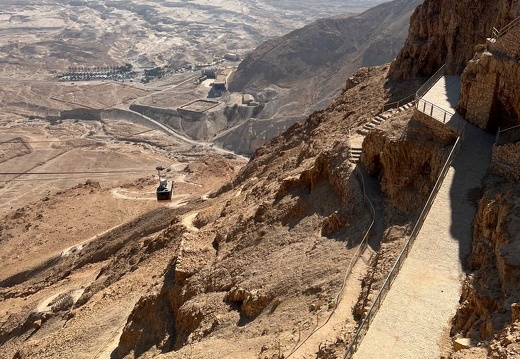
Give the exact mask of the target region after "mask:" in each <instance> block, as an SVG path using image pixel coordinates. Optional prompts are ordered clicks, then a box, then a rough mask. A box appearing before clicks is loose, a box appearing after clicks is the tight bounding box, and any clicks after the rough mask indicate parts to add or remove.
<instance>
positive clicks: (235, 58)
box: [224, 52, 240, 61]
mask: <svg viewBox="0 0 520 359" xmlns="http://www.w3.org/2000/svg"><path fill="white" fill-rule="evenodd" d="M224 58H225V59H226V60H228V61H239V60H240V57H239V56H238V54H236V53H234V52H228V53H227V54H225V55H224Z"/></svg>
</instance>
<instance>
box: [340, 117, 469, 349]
mask: <svg viewBox="0 0 520 359" xmlns="http://www.w3.org/2000/svg"><path fill="white" fill-rule="evenodd" d="M464 133H465V127H464V128H463V129H462V131H461V134H460V136H459V137H458V138H457V141H456V142H455V144H454V145H453V148H452V150H451V152H450V154H449V156H448V158H447V160H446V163H445V164H444V167H443V168H442V170H441V172H440V174H439V177H438V179H437V181H436V182H435V185H434V186H433V189H432V191H431V193H430V196H429V197H428V200H427V201H426V204H425V205H424V208H423V210H422V211H421V214H420V215H419V218H418V220H417V222H416V224H415V226H414V228H413V229H412V232H411V233H410V236H409V238H408V241H407V242H406V244H405V246H404V248H403V250H402V251H401V254H400V255H399V257H398V258H397V260H396V262H395V264H394V266H393V267H392V269H391V270H390V273H389V274H388V276H387V277H386V279H385V281H384V283H383V285H382V286H381V289H380V290H379V292H378V293H377V296H376V297H375V299H374V302H373V303H372V306H371V307H370V309H369V310H368V312H367V314H366V316H365V318H364V319H363V321H362V322H361V324H360V325H359V327H358V329H357V331H356V334H355V335H354V337H353V338H352V340H351V341H350V344H349V346H348V348H347V351H346V353H345V355H344V356H343V359H347V358H352V356H353V355H354V353H355V352H356V351H357V349H358V347H359V344H360V343H361V341H362V340H363V338H364V337H365V334H366V333H367V331H368V329H369V327H370V324H371V323H372V321H373V320H374V317H375V316H376V314H377V312H378V311H379V309H380V308H381V304H382V303H383V300H384V299H385V297H386V295H387V293H388V292H389V291H390V288H391V287H392V284H393V282H394V280H395V278H396V277H397V275H398V274H399V271H400V269H401V267H402V266H403V263H404V261H405V259H406V257H407V256H408V253H410V250H411V249H412V246H413V243H414V241H415V239H416V238H417V235H418V234H419V231H420V230H421V228H422V225H423V223H424V220H425V219H426V216H427V215H428V212H429V211H430V208H431V206H432V204H433V202H434V200H435V197H436V195H437V192H438V191H439V189H440V187H441V185H442V182H443V180H444V177H445V176H446V174H447V173H448V170H449V168H450V166H451V164H452V162H453V160H454V158H455V155H456V153H457V151H458V150H459V148H460V146H461V144H462V141H463V137H464Z"/></svg>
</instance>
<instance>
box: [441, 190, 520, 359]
mask: <svg viewBox="0 0 520 359" xmlns="http://www.w3.org/2000/svg"><path fill="white" fill-rule="evenodd" d="M518 198H520V191H519V189H518V187H516V186H514V185H512V184H506V185H502V186H499V187H497V188H495V189H493V190H489V191H488V192H487V193H486V194H485V195H484V198H483V199H482V200H481V201H480V203H479V206H478V212H477V216H476V219H475V225H474V229H473V237H474V239H473V245H472V247H473V248H472V254H471V257H470V258H469V264H470V267H471V269H472V274H471V275H470V276H469V277H468V278H467V279H466V281H465V283H464V286H463V292H462V296H461V304H460V307H459V309H458V311H457V314H456V316H455V318H454V320H453V323H452V324H453V326H452V330H451V335H452V336H455V337H466V338H472V339H473V340H474V341H475V342H484V341H491V345H490V347H489V348H490V351H491V353H493V355H495V356H492V357H493V358H495V357H496V358H499V357H500V358H502V357H504V356H500V354H503V353H507V352H510V351H511V350H512V349H515V348H516V349H517V348H518V340H517V339H514V338H516V337H517V334H515V333H518V326H519V324H520V322H519V319H520V318H519V317H518V304H517V303H518V302H519V301H520V280H519V278H520V237H519V236H518V233H520V202H519V200H518ZM515 328H516V329H515ZM508 338H510V339H511V338H513V339H514V340H509V342H508Z"/></svg>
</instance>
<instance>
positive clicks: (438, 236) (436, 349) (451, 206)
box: [354, 82, 494, 359]
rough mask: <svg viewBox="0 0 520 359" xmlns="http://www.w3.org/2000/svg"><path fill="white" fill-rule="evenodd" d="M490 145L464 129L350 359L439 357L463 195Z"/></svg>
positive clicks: (453, 282)
mask: <svg viewBox="0 0 520 359" xmlns="http://www.w3.org/2000/svg"><path fill="white" fill-rule="evenodd" d="M444 83H446V82H444ZM441 84H442V82H441ZM439 86H441V85H439ZM443 86H445V85H443ZM437 90H439V89H438V88H436V89H435V90H434V91H437ZM440 92H441V96H440V97H441V99H439V101H438V102H436V99H435V97H434V96H431V97H430V99H433V101H432V100H430V101H432V102H434V101H435V102H434V103H439V104H441V105H442V106H445V107H447V105H446V102H443V101H445V99H446V98H447V97H446V96H445V95H446V93H444V95H442V91H440ZM430 95H431V94H430ZM443 98H444V100H443ZM457 98H458V96H457ZM443 103H444V105H443ZM451 106H453V105H451ZM447 110H449V108H447ZM493 140H494V136H493V135H491V134H488V133H486V132H484V131H482V130H480V129H478V128H476V127H474V126H472V125H469V124H468V125H467V128H466V136H465V140H464V142H463V145H462V147H461V149H460V152H459V153H458V155H457V157H456V159H455V161H454V163H453V165H452V167H451V168H450V170H449V171H448V173H447V175H446V178H445V179H444V182H443V185H442V186H441V188H440V190H439V193H438V195H437V197H436V200H435V202H434V204H433V206H432V208H431V210H430V212H429V214H428V217H427V218H426V221H425V223H424V225H423V227H422V229H421V232H420V233H419V235H418V237H417V239H416V242H415V244H414V246H413V248H412V250H411V252H410V254H409V256H408V258H407V260H406V261H405V263H404V265H403V267H402V269H401V272H400V274H399V275H398V276H397V278H396V280H395V282H394V284H393V286H392V288H391V290H390V292H389V293H388V295H387V297H386V299H385V301H384V302H383V306H382V307H381V309H380V311H379V313H378V314H377V315H376V317H375V319H374V321H373V323H372V325H371V327H370V329H369V330H368V332H367V334H366V336H365V338H364V340H363V341H362V343H361V346H360V348H359V350H358V352H357V353H356V354H355V355H354V358H356V359H364V358H368V359H373V358H400V359H404V358H413V359H416V358H421V359H428V358H432V359H433V358H439V357H440V356H441V355H442V345H443V339H446V333H447V332H448V331H447V330H448V329H449V326H450V320H451V318H452V317H453V315H454V314H455V311H456V309H457V306H458V303H459V298H460V292H461V280H462V279H463V278H464V276H465V272H464V268H463V264H464V263H465V259H466V258H467V256H468V254H469V252H470V246H471V232H472V231H471V226H472V221H473V218H474V216H475V212H476V208H475V207H474V206H472V205H471V204H470V203H469V202H468V200H467V194H468V191H469V190H470V189H472V188H474V187H478V186H480V184H481V180H482V178H483V177H484V175H485V174H486V172H487V170H488V167H489V163H490V160H491V148H492V145H493Z"/></svg>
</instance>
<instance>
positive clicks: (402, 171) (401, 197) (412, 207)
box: [362, 112, 456, 213]
mask: <svg viewBox="0 0 520 359" xmlns="http://www.w3.org/2000/svg"><path fill="white" fill-rule="evenodd" d="M408 116H411V112H408ZM413 116H414V117H413V118H412V119H411V120H410V122H409V123H408V126H407V128H406V130H405V133H404V134H403V135H401V137H400V138H392V137H390V136H388V133H387V132H386V131H384V129H383V130H376V131H372V132H371V133H369V134H368V135H367V137H366V138H365V140H364V142H363V157H362V162H363V164H364V165H365V166H366V168H367V169H368V171H369V173H370V174H372V175H377V176H378V177H379V178H380V182H381V189H382V191H383V193H384V194H385V196H386V197H387V198H388V201H389V202H390V204H391V205H392V206H393V207H395V208H396V209H398V210H399V211H401V212H403V213H413V212H414V211H417V210H419V209H420V208H421V207H422V206H423V205H424V203H425V202H426V200H427V198H428V196H429V194H430V192H431V190H432V188H433V186H434V184H435V182H436V180H437V178H438V176H439V173H440V171H441V169H442V167H443V165H444V162H445V160H446V157H447V155H448V153H449V150H450V149H451V146H450V145H452V144H453V143H454V142H455V138H456V136H455V133H454V132H452V131H451V130H449V129H448V128H446V127H445V126H440V125H439V123H438V122H437V121H436V120H432V119H428V118H424V116H422V114H420V113H419V112H416V113H415V114H414V115H413Z"/></svg>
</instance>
